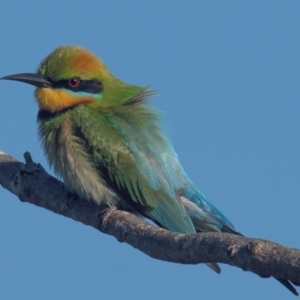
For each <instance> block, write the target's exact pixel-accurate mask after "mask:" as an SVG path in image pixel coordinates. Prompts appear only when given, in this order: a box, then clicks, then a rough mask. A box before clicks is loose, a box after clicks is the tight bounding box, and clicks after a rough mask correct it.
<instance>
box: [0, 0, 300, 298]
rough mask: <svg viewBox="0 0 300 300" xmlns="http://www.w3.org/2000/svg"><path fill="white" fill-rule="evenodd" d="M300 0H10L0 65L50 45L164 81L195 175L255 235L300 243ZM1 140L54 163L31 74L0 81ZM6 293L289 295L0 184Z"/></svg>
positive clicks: (133, 77)
mask: <svg viewBox="0 0 300 300" xmlns="http://www.w3.org/2000/svg"><path fill="white" fill-rule="evenodd" d="M299 13H300V2H299V1H275V0H272V1H185V2H184V1H172V5H170V2H167V1H164V2H163V1H151V2H150V1H88V0H87V1H84V2H83V1H72V2H70V1H56V0H53V1H51V2H49V1H47V2H46V1H44V2H42V1H30V0H29V1H20V0H16V1H5V2H3V1H2V3H1V4H0V36H1V41H2V42H1V56H0V76H4V75H9V74H14V73H21V72H33V71H35V70H36V68H37V66H38V64H39V63H40V61H41V60H42V59H43V58H44V57H45V56H46V55H47V54H49V53H50V52H51V51H52V50H53V49H54V48H56V47H57V46H59V45H61V44H66V43H71V44H75V45H81V46H84V47H86V48H88V49H90V50H92V51H93V52H95V53H97V54H98V55H99V56H100V57H101V58H102V59H103V60H104V61H105V63H106V65H107V66H109V68H110V70H111V71H112V73H114V74H115V75H116V76H118V77H119V78H121V79H122V80H124V81H126V82H128V83H132V84H138V85H148V84H151V85H152V86H153V88H154V89H155V90H158V91H159V94H158V95H157V96H155V97H153V101H152V105H153V106H155V107H157V108H159V109H160V110H162V111H163V113H164V121H163V123H162V126H163V128H164V129H165V131H166V132H167V134H168V136H169V137H170V138H171V140H172V142H173V144H174V147H175V149H176V151H177V153H178V155H179V158H180V160H181V163H182V164H183V166H184V168H185V170H186V172H187V173H188V174H189V176H190V177H191V178H192V180H193V181H194V183H195V184H196V185H197V186H198V187H199V188H200V189H201V190H202V191H203V192H204V193H205V194H206V196H207V197H208V198H209V199H210V201H211V202H212V203H213V204H214V205H216V206H217V207H218V208H219V209H220V210H221V211H222V212H224V214H226V215H227V216H228V217H229V218H230V220H231V221H232V222H233V224H234V225H235V226H236V228H237V229H238V230H239V231H240V232H242V233H243V234H245V235H246V236H249V237H257V238H263V239H268V240H272V241H274V242H278V243H280V244H283V245H287V246H290V247H294V248H300V240H299V228H300V218H299V211H300V186H299V183H300V156H299V154H300V138H299V132H300V118H299V111H300V101H299V99H300V89H299V82H300V74H299V70H300V56H299V53H300V35H299V30H300V18H299ZM0 90H1V100H0V101H1V111H0V136H1V143H0V149H1V150H3V151H5V152H6V153H8V154H10V155H12V156H14V157H15V158H17V159H19V160H23V153H24V152H25V151H30V152H31V154H32V157H33V159H34V160H35V161H36V162H40V163H41V164H42V165H43V166H44V167H45V168H46V170H48V171H49V168H48V166H47V162H46V160H45V157H44V155H43V152H42V150H41V148H40V145H39V142H38V139H37V133H36V132H37V131H36V114H37V105H36V103H35V101H34V98H33V90H34V89H33V87H32V86H29V85H25V84H21V83H17V82H8V81H3V82H0ZM0 241H1V242H0V243H1V247H0V299H8V300H9V299H145V300H146V299H220V298H222V299H254V297H255V299H266V298H269V299H283V298H284V299H292V297H294V296H293V295H292V294H290V293H289V292H288V291H287V290H285V288H283V287H281V285H279V284H278V283H277V282H276V281H275V280H272V279H268V280H267V279H261V278H259V277H258V276H255V275H253V274H251V273H249V272H243V271H241V270H240V269H237V268H234V267H230V266H226V265H222V273H221V275H216V274H214V273H213V272H212V271H211V270H210V269H209V268H207V267H205V266H202V265H196V266H187V265H179V264H173V263H167V262H161V261H158V260H154V259H152V258H150V257H147V256H146V255H145V254H143V253H141V252H139V251H137V250H135V249H133V248H132V247H130V246H128V245H126V244H124V243H123V244H121V243H119V242H117V240H116V239H115V238H113V237H110V236H107V235H104V234H102V233H100V232H97V231H96V230H94V229H93V228H90V227H87V226H84V225H83V224H81V223H77V222H75V221H73V220H70V219H66V218H63V217H61V216H59V215H55V214H54V213H51V212H49V211H46V210H44V209H41V208H38V207H35V206H33V205H29V204H27V203H21V202H20V201H19V200H18V199H17V198H16V197H15V196H14V195H12V194H10V193H9V192H7V191H6V190H4V189H2V188H0Z"/></svg>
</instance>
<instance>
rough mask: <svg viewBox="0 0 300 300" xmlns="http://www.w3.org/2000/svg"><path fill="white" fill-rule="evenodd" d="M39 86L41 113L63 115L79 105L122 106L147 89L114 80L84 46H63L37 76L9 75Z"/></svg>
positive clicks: (31, 74) (34, 74)
mask: <svg viewBox="0 0 300 300" xmlns="http://www.w3.org/2000/svg"><path fill="white" fill-rule="evenodd" d="M1 79H8V80H17V81H21V82H25V83H29V84H32V85H34V86H36V87H37V89H36V91H35V97H36V99H37V102H38V104H39V108H40V110H41V111H48V112H52V113H55V112H59V111H62V110H64V109H67V108H70V107H73V106H76V105H79V104H89V103H95V104H98V105H100V106H104V107H105V106H106V107H107V106H116V105H122V104H123V103H125V102H126V101H128V100H129V99H130V98H132V97H134V96H136V95H138V94H139V93H142V92H143V91H144V90H145V89H146V87H140V86H134V85H129V84H126V83H124V82H122V81H121V80H119V79H117V78H116V77H114V76H113V75H112V74H111V73H110V72H109V71H108V69H107V68H106V67H105V65H104V64H103V63H102V61H101V60H100V59H98V58H97V56H96V55H94V54H93V53H91V52H89V51H87V50H86V49H84V48H81V47H75V46H69V45H66V46H61V47H58V48H57V49H55V50H54V51H53V52H52V53H51V54H49V55H48V56H47V57H46V58H45V59H44V60H43V61H42V62H41V64H40V66H39V68H38V70H37V73H22V74H16V75H9V76H5V77H2V78H1Z"/></svg>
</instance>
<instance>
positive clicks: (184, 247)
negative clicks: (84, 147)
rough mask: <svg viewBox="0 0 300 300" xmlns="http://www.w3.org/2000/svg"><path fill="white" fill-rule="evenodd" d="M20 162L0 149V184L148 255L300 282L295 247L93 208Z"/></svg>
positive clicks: (299, 253)
mask: <svg viewBox="0 0 300 300" xmlns="http://www.w3.org/2000/svg"><path fill="white" fill-rule="evenodd" d="M24 156H25V160H26V164H23V163H21V162H19V161H17V160H16V159H14V158H13V157H11V156H9V155H7V154H5V153H3V152H1V151H0V184H1V185H2V186H3V187H4V188H5V189H7V190H9V191H10V192H12V193H13V194H15V195H17V196H18V197H19V199H20V200H21V201H24V202H29V203H32V204H35V205H37V206H40V207H43V208H46V209H48V210H50V211H52V212H55V213H57V214H60V215H63V216H65V217H69V218H71V219H73V220H76V221H79V222H82V223H83V224H85V225H90V226H92V227H94V228H96V229H97V230H100V231H102V232H103V233H106V234H110V235H112V236H114V237H116V239H117V240H118V241H120V242H126V243H128V244H130V245H131V246H133V247H135V248H137V249H139V250H140V251H142V252H144V253H146V254H148V255H149V256H151V257H153V258H156V259H160V260H165V261H171V262H176V263H183V264H197V263H204V262H220V263H225V264H229V265H232V266H236V267H238V268H241V269H243V270H245V271H251V272H253V273H256V274H259V275H260V276H263V277H268V276H274V277H278V278H282V279H287V280H290V281H293V282H300V250H297V249H291V248H287V247H283V246H281V245H279V244H276V243H273V242H269V241H266V240H261V239H251V238H246V237H243V236H237V235H232V234H226V233H218V232H209V233H199V234H191V235H186V234H178V233H173V232H170V231H168V230H165V229H161V228H158V227H155V226H152V225H150V224H148V223H147V222H145V221H144V220H143V219H141V218H138V217H137V216H135V215H133V214H131V213H129V212H126V211H121V210H118V209H116V208H108V207H105V206H103V205H101V206H97V205H95V204H94V203H89V202H88V201H86V200H84V199H79V198H78V197H77V196H76V195H73V194H70V193H68V192H67V191H66V190H65V188H64V184H63V183H62V182H61V181H59V180H57V179H56V178H54V177H52V176H50V175H49V174H48V173H46V172H45V170H44V169H43V168H42V166H41V165H39V164H36V163H34V162H33V161H32V159H31V157H30V154H29V153H25V155H24Z"/></svg>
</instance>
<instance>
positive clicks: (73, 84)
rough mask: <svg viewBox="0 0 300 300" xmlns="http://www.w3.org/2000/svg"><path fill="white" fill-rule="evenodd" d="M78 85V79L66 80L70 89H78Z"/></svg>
mask: <svg viewBox="0 0 300 300" xmlns="http://www.w3.org/2000/svg"><path fill="white" fill-rule="evenodd" d="M79 84H80V79H79V78H71V79H69V80H68V85H69V86H70V87H71V88H76V87H78V86H79Z"/></svg>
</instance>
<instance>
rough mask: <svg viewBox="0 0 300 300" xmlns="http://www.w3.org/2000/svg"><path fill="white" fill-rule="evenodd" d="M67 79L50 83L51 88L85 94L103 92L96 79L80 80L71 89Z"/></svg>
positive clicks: (100, 84)
mask: <svg viewBox="0 0 300 300" xmlns="http://www.w3.org/2000/svg"><path fill="white" fill-rule="evenodd" d="M68 81H69V80H68V79H63V80H58V81H52V87H53V88H57V89H59V88H65V89H68V90H70V91H73V92H86V93H90V94H99V93H101V92H102V91H103V86H102V83H101V82H100V81H99V80H97V79H90V80H82V79H80V83H79V85H78V86H77V87H71V86H70V85H69V84H68Z"/></svg>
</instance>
